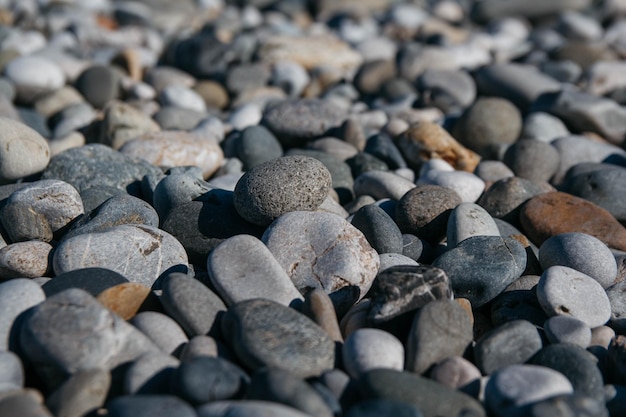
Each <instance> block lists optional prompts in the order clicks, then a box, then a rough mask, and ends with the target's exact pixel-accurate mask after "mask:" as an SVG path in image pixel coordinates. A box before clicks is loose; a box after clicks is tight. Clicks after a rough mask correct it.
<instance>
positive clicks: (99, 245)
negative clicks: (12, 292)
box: [52, 225, 187, 286]
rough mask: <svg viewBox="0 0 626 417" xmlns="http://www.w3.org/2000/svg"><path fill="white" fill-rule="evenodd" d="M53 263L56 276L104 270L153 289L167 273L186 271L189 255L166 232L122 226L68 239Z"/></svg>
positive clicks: (135, 226)
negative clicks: (80, 270)
mask: <svg viewBox="0 0 626 417" xmlns="http://www.w3.org/2000/svg"><path fill="white" fill-rule="evenodd" d="M52 262H53V267H54V272H55V273H56V274H57V275H58V274H62V273H64V272H68V271H72V270H75V269H82V268H88V267H103V268H107V269H111V270H113V271H115V272H119V273H120V274H122V275H124V276H125V277H126V278H128V280H129V281H131V282H137V283H143V284H145V285H148V286H151V285H152V284H153V283H154V282H155V281H156V279H157V278H158V277H159V276H160V275H161V274H163V273H164V272H166V271H168V270H172V269H179V270H180V269H181V268H186V267H187V254H186V253H185V249H184V248H183V246H182V245H181V244H180V243H179V242H178V241H177V240H176V239H174V237H172V236H171V235H170V234H168V233H167V232H164V231H162V230H160V229H157V228H155V227H151V226H142V225H122V226H115V227H112V228H110V229H107V230H106V231H104V232H100V233H89V234H83V235H77V236H74V237H72V238H70V239H67V240H65V241H64V242H63V243H61V244H60V245H59V246H58V247H57V248H56V251H55V252H54V257H53V261H52Z"/></svg>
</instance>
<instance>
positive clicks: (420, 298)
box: [369, 265, 452, 323]
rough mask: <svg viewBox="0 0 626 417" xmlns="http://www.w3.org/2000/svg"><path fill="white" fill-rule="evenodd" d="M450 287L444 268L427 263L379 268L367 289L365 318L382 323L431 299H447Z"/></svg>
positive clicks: (449, 295) (450, 294) (450, 291)
mask: <svg viewBox="0 0 626 417" xmlns="http://www.w3.org/2000/svg"><path fill="white" fill-rule="evenodd" d="M451 297H452V290H451V288H450V281H449V280H448V276H447V275H446V273H445V272H444V271H442V270H441V269H439V268H435V267H432V266H430V265H419V266H410V265H398V266H393V267H391V268H387V269H385V270H382V271H381V272H380V273H379V274H378V276H377V277H376V279H375V280H374V284H373V285H372V289H371V291H370V302H371V307H370V310H369V319H370V320H371V321H372V322H373V323H383V322H385V321H389V320H391V319H392V318H394V317H397V316H400V315H402V314H404V313H407V312H409V311H412V310H416V309H419V308H421V307H423V306H425V305H427V304H428V303H430V302H431V301H435V300H441V299H450V298H451Z"/></svg>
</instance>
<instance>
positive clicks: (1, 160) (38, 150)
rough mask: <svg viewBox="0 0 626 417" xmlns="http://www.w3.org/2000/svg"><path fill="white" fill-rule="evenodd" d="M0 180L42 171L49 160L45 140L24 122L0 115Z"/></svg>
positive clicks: (48, 151)
mask: <svg viewBox="0 0 626 417" xmlns="http://www.w3.org/2000/svg"><path fill="white" fill-rule="evenodd" d="M0 132H2V134H0V181H1V182H2V183H5V182H13V181H15V180H17V179H19V178H23V177H27V176H29V175H32V174H36V173H38V172H41V171H43V170H44V169H45V168H46V166H47V165H48V163H49V162H50V147H49V146H48V143H47V142H46V140H45V139H44V138H43V137H42V136H41V135H40V134H39V133H37V132H36V131H35V130H33V129H31V128H30V127H28V126H26V125H25V124H23V123H21V122H18V121H15V120H12V119H9V118H6V117H0Z"/></svg>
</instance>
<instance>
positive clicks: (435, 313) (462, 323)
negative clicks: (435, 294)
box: [406, 300, 474, 374]
mask: <svg viewBox="0 0 626 417" xmlns="http://www.w3.org/2000/svg"><path fill="white" fill-rule="evenodd" d="M473 336H474V333H473V330H472V322H471V319H470V316H469V315H468V314H467V313H466V312H465V310H464V309H463V307H461V306H460V305H459V304H457V303H456V302H455V301H453V300H436V301H431V302H429V303H427V304H426V305H425V306H423V307H422V308H420V309H418V310H417V312H416V313H415V317H414V319H413V323H412V325H411V330H410V333H409V337H408V340H407V364H406V369H407V370H408V371H411V372H415V373H416V374H423V373H425V372H426V371H427V370H428V369H429V368H430V367H431V366H433V365H435V364H436V363H438V362H440V361H442V360H444V359H447V358H449V357H451V356H461V355H463V353H464V352H465V349H466V348H467V347H468V346H469V345H470V344H471V342H472V339H473Z"/></svg>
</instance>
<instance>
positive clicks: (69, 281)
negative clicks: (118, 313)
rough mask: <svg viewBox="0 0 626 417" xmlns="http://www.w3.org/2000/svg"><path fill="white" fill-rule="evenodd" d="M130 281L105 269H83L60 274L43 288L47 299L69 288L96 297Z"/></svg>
mask: <svg viewBox="0 0 626 417" xmlns="http://www.w3.org/2000/svg"><path fill="white" fill-rule="evenodd" d="M125 282H128V280H127V279H126V278H125V277H124V276H123V275H121V274H118V273H117V272H115V271H111V270H110V269H105V268H83V269H75V270H73V271H69V272H65V273H63V274H59V275H57V276H55V277H54V279H51V280H50V281H48V282H46V283H45V284H44V285H42V286H41V288H42V289H43V290H44V292H45V293H46V297H50V296H52V295H54V294H57V293H60V292H61V291H64V290H67V289H69V288H80V289H81V290H84V291H87V292H88V293H89V294H91V295H93V296H94V297H96V296H97V295H98V294H100V293H101V292H102V291H104V290H106V289H107V288H111V287H114V286H116V285H118V284H123V283H125Z"/></svg>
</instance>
